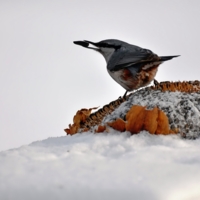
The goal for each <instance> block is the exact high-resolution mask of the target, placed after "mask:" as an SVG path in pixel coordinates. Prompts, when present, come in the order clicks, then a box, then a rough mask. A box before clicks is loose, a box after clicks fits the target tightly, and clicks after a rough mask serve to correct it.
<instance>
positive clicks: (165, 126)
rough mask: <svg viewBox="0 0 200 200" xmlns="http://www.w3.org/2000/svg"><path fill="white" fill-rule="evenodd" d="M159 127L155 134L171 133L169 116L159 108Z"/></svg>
mask: <svg viewBox="0 0 200 200" xmlns="http://www.w3.org/2000/svg"><path fill="white" fill-rule="evenodd" d="M157 121H158V127H157V129H156V132H155V134H164V135H168V134H170V131H169V121H168V117H167V116H166V114H165V113H164V112H163V111H162V110H158V119H157Z"/></svg>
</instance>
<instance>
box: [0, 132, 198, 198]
mask: <svg viewBox="0 0 200 200" xmlns="http://www.w3.org/2000/svg"><path fill="white" fill-rule="evenodd" d="M199 150H200V139H199V138H198V139H196V140H186V139H183V138H181V137H180V136H178V135H168V136H162V135H159V136H156V135H150V134H148V133H147V132H144V131H143V132H141V133H140V134H137V135H133V136H131V135H130V134H129V133H127V132H125V133H119V132H117V131H114V130H113V133H109V134H108V133H107V134H106V133H100V134H93V133H89V132H87V133H82V134H76V135H73V136H64V137H58V138H49V139H46V140H43V141H37V142H34V143H32V144H30V145H27V146H22V147H20V148H17V149H11V150H8V151H4V152H0V163H1V165H0V199H1V200H22V199H27V200H44V199H48V200H54V199H56V200H64V199H65V200H66V199H67V200H68V199H70V200H79V199H80V200H82V199H87V200H98V199H99V200H100V199H105V200H108V199H109V200H111V199H113V200H121V199H126V200H129V199H130V200H133V199H138V200H146V199H148V200H168V199H170V200H197V199H200V154H199Z"/></svg>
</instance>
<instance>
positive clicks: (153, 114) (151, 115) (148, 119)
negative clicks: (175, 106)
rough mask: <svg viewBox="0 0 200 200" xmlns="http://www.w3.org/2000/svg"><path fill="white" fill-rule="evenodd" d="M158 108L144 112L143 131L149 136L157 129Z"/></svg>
mask: <svg viewBox="0 0 200 200" xmlns="http://www.w3.org/2000/svg"><path fill="white" fill-rule="evenodd" d="M157 118H158V108H157V107H154V108H153V109H152V110H145V118H144V124H143V129H144V130H146V131H148V132H149V133H151V134H154V133H155V132H156V129H157V124H158V123H157Z"/></svg>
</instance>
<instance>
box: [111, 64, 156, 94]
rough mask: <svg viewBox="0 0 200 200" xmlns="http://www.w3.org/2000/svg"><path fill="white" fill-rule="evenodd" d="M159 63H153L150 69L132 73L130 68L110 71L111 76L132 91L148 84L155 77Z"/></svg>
mask: <svg viewBox="0 0 200 200" xmlns="http://www.w3.org/2000/svg"><path fill="white" fill-rule="evenodd" d="M158 66H159V65H153V66H152V67H150V68H148V69H141V71H140V72H138V73H134V74H133V73H132V72H131V70H130V69H129V68H125V69H121V70H118V71H110V70H108V73H109V74H110V76H111V77H112V78H113V79H114V80H115V81H116V82H117V83H119V84H120V85H121V86H122V87H123V88H124V89H125V90H127V91H132V90H136V89H138V88H140V87H144V86H147V85H148V84H150V82H151V81H152V80H153V79H154V77H155V75H156V73H157V70H158Z"/></svg>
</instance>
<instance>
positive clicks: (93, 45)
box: [74, 40, 100, 51]
mask: <svg viewBox="0 0 200 200" xmlns="http://www.w3.org/2000/svg"><path fill="white" fill-rule="evenodd" d="M74 44H77V45H80V46H82V47H85V48H88V49H93V50H95V51H100V49H99V48H98V46H97V43H94V42H90V41H87V40H83V41H74Z"/></svg>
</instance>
